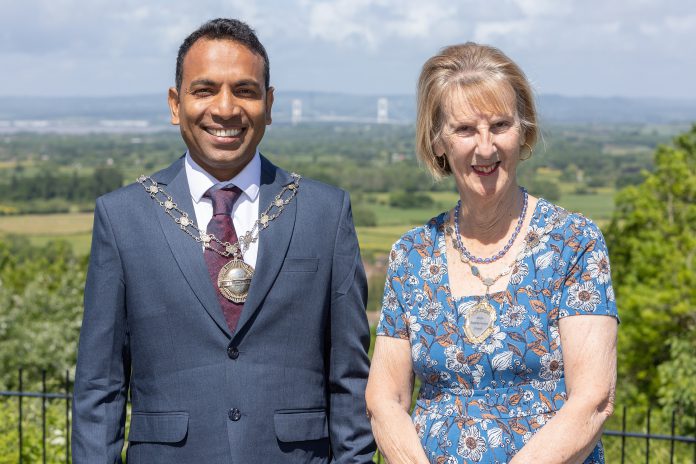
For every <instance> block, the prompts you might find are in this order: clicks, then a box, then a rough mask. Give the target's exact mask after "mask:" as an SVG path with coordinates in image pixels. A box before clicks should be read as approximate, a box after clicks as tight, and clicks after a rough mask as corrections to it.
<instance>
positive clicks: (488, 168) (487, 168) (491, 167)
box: [474, 163, 498, 174]
mask: <svg viewBox="0 0 696 464" xmlns="http://www.w3.org/2000/svg"><path fill="white" fill-rule="evenodd" d="M496 167H498V163H495V164H490V165H488V166H474V169H475V170H477V171H479V172H483V173H484V174H488V173H489V172H493V170H494V169H495V168H496Z"/></svg>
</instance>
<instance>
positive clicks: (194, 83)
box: [189, 79, 217, 88]
mask: <svg viewBox="0 0 696 464" xmlns="http://www.w3.org/2000/svg"><path fill="white" fill-rule="evenodd" d="M197 85H206V86H211V87H213V86H215V85H217V84H216V82H215V81H212V80H210V79H196V80H195V81H191V83H190V84H189V88H191V87H195V86H197Z"/></svg>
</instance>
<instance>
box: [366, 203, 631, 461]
mask: <svg viewBox="0 0 696 464" xmlns="http://www.w3.org/2000/svg"><path fill="white" fill-rule="evenodd" d="M447 217H448V216H447V213H442V214H440V215H439V216H437V217H435V218H433V219H431V220H430V221H429V222H428V223H427V224H426V225H424V226H422V227H418V228H415V229H413V230H411V231H409V232H407V233H406V234H404V236H403V237H401V239H399V241H397V242H396V243H395V244H394V246H393V247H392V250H391V253H390V259H389V268H388V271H387V282H386V286H385V290H384V302H383V307H382V314H381V317H380V321H379V325H378V327H377V335H384V336H389V337H398V338H402V339H408V340H410V342H411V356H412V359H413V370H414V372H415V373H416V375H418V377H419V378H420V380H421V382H422V385H421V389H420V392H419V394H418V401H417V403H416V407H415V409H414V411H413V414H412V419H413V423H414V424H415V426H416V430H417V432H418V435H419V437H420V438H421V442H422V444H423V448H424V449H425V451H426V454H427V455H428V458H429V459H430V462H432V463H438V464H443V463H479V462H480V463H505V462H508V461H509V460H510V459H511V458H512V456H514V455H515V453H517V452H518V451H519V450H520V449H521V448H522V447H523V446H524V444H525V443H526V442H527V441H529V439H530V438H531V437H532V435H533V434H534V432H536V431H537V430H539V429H540V428H541V427H543V426H544V424H545V423H546V422H547V421H548V420H549V419H551V418H552V417H553V416H554V414H555V412H556V411H557V410H558V409H559V408H560V407H561V406H563V404H564V403H565V400H566V387H565V378H564V374H563V354H562V351H561V345H560V337H559V333H558V320H559V319H560V318H562V317H567V316H572V315H576V314H595V315H605V316H613V317H617V311H616V303H615V301H614V290H613V289H612V285H611V276H610V271H609V259H608V256H607V249H606V245H605V243H604V238H603V237H602V234H601V232H600V230H599V228H598V227H597V226H596V225H595V224H594V223H592V222H591V221H590V220H588V219H586V218H585V217H583V216H581V215H579V214H574V213H568V212H567V211H566V210H564V209H562V208H560V207H558V206H555V205H553V204H551V203H549V202H548V201H546V200H543V199H539V202H538V204H537V206H536V209H535V211H534V214H533V216H532V220H531V223H530V225H529V228H528V229H527V234H526V237H525V245H524V249H523V250H522V251H521V252H520V254H519V255H518V257H517V260H516V261H515V264H514V266H513V269H512V272H511V273H510V283H509V285H508V287H507V290H505V291H503V292H498V293H494V294H492V295H491V304H493V306H494V307H495V308H496V310H497V311H498V319H497V322H496V327H495V330H494V332H493V333H492V334H491V335H490V336H489V337H488V338H487V339H486V340H484V341H483V342H482V343H480V344H471V343H470V342H469V341H468V340H467V338H466V335H465V333H464V329H463V327H464V322H465V320H466V316H467V311H468V309H469V308H471V307H472V306H474V305H475V304H476V303H477V302H478V301H479V299H480V298H482V297H478V296H471V297H464V298H453V297H452V295H451V293H450V287H449V282H448V275H447V257H446V253H445V239H444V223H445V221H446V220H447ZM617 318H618V317H617ZM599 375H601V373H600V374H599ZM569 438H571V437H569ZM603 462H604V453H603V449H602V445H601V442H600V443H598V444H597V446H596V447H595V449H594V450H593V452H592V454H591V455H590V456H589V457H588V458H587V460H586V461H585V463H603Z"/></svg>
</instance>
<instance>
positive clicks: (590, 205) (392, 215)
mask: <svg viewBox="0 0 696 464" xmlns="http://www.w3.org/2000/svg"><path fill="white" fill-rule="evenodd" d="M428 194H429V195H430V196H431V197H432V198H433V200H434V204H433V205H432V206H430V207H428V208H413V209H402V208H393V207H391V206H389V204H388V202H389V194H388V193H384V194H371V195H369V196H368V198H367V200H366V201H365V203H364V204H365V205H366V206H367V207H368V208H370V209H371V210H372V211H374V213H375V215H376V216H377V226H376V227H358V228H357V233H358V239H359V240H360V248H361V250H362V251H363V253H364V254H366V255H371V256H379V255H386V254H387V253H388V252H389V250H390V248H391V246H392V244H393V243H394V242H395V241H396V240H397V239H398V238H399V237H401V235H403V233H404V232H406V231H407V230H409V229H411V228H413V227H416V226H420V225H423V224H425V222H426V221H427V220H428V219H430V218H432V217H433V216H435V215H437V214H439V213H441V212H442V211H446V210H448V209H450V208H451V207H452V206H454V204H455V203H456V202H457V199H458V195H457V193H456V192H428ZM558 203H559V204H560V205H561V206H563V207H564V208H566V209H568V210H570V211H577V212H581V213H582V214H584V215H585V216H587V217H589V218H591V219H593V220H594V221H596V222H597V223H599V224H600V225H603V224H606V223H607V222H608V221H609V219H610V218H611V213H612V210H613V208H614V191H613V190H611V189H598V190H597V191H596V192H595V193H591V194H588V195H579V194H576V193H572V192H566V193H564V194H563V196H562V197H561V201H559V202H558ZM92 216H93V215H92V213H66V214H34V215H17V216H0V237H1V236H2V235H9V234H12V235H21V236H24V237H26V238H27V239H28V240H29V241H30V242H31V243H32V244H35V245H45V244H46V243H48V242H49V241H52V240H65V241H67V242H68V243H70V244H71V245H72V246H73V249H74V250H75V252H76V253H77V254H79V255H83V254H87V253H89V247H90V242H91V233H92Z"/></svg>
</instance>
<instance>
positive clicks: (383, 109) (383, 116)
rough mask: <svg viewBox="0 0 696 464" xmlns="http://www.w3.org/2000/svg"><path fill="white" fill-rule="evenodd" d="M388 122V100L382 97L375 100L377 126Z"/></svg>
mask: <svg viewBox="0 0 696 464" xmlns="http://www.w3.org/2000/svg"><path fill="white" fill-rule="evenodd" d="M388 122H389V100H387V99H386V98H384V97H382V98H380V99H379V100H377V124H386V123H388Z"/></svg>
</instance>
